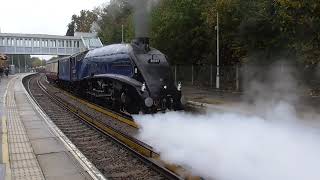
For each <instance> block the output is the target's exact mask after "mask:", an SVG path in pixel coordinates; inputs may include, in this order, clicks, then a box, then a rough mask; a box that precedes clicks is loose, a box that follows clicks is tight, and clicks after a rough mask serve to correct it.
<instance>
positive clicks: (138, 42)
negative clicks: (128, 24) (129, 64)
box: [132, 37, 150, 52]
mask: <svg viewBox="0 0 320 180" xmlns="http://www.w3.org/2000/svg"><path fill="white" fill-rule="evenodd" d="M132 44H134V45H135V46H137V47H138V48H139V49H141V50H144V51H146V52H149V51H150V38H148V37H138V38H135V39H134V40H133V41H132Z"/></svg>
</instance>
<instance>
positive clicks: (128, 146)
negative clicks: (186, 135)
mask: <svg viewBox="0 0 320 180" xmlns="http://www.w3.org/2000/svg"><path fill="white" fill-rule="evenodd" d="M42 77H43V76H39V75H34V76H31V77H29V78H27V79H25V80H24V84H25V86H26V88H27V89H28V92H29V93H30V94H31V95H32V97H33V98H34V99H35V100H36V102H37V103H38V104H39V105H40V107H41V108H42V109H43V110H44V112H46V114H47V115H48V116H49V117H50V118H51V120H52V121H53V122H54V123H55V124H56V125H57V126H58V127H59V128H60V129H61V131H62V132H63V133H64V134H65V135H66V136H67V137H68V138H69V139H70V140H71V141H72V142H73V143H74V144H75V145H76V146H77V147H78V148H79V149H80V151H82V153H83V154H84V155H85V156H86V157H87V158H88V159H89V160H90V161H91V162H92V163H93V164H94V165H95V166H96V167H97V168H98V169H99V170H100V171H101V173H103V174H104V176H105V177H106V178H108V179H182V178H181V176H179V175H177V174H174V173H173V172H172V171H170V170H168V168H166V167H165V164H163V163H161V161H158V160H157V159H158V158H159V155H158V154H156V153H154V152H153V151H152V149H151V148H150V147H149V146H147V145H146V144H143V143H142V142H140V141H138V140H136V139H135V138H133V137H132V136H129V135H127V134H124V133H122V132H121V131H120V130H119V128H120V125H119V123H117V122H116V121H114V122H113V124H117V125H118V129H117V128H114V127H113V126H110V125H108V124H107V123H105V122H103V121H100V120H99V119H98V120H97V119H95V117H93V116H92V114H91V113H88V112H89V110H88V109H87V110H86V111H82V109H78V108H76V107H74V106H73V105H72V103H67V102H66V101H64V100H63V99H62V97H63V93H62V92H61V91H58V90H57V89H54V88H51V87H50V86H45V85H43V84H42V82H41V81H43V79H42ZM104 119H107V118H104ZM117 125H116V126H117ZM116 126H115V127H116ZM128 126H130V125H128ZM130 127H132V128H134V127H133V126H130Z"/></svg>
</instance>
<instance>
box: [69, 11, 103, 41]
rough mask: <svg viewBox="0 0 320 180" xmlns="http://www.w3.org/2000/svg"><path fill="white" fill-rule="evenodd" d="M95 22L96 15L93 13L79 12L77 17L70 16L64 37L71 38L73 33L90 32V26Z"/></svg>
mask: <svg viewBox="0 0 320 180" xmlns="http://www.w3.org/2000/svg"><path fill="white" fill-rule="evenodd" d="M97 20H98V15H97V13H95V12H94V11H89V10H81V11H80V15H79V16H78V15H75V14H74V15H72V18H71V22H70V23H69V24H68V30H67V33H66V35H67V36H73V35H74V32H75V31H78V32H90V29H91V26H92V24H93V23H94V22H96V21H97Z"/></svg>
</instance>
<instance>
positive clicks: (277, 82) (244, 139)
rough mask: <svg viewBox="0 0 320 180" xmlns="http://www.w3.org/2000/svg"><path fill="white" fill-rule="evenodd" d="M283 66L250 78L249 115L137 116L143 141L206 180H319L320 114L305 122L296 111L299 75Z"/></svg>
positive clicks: (238, 113) (235, 112)
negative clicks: (259, 76)
mask: <svg viewBox="0 0 320 180" xmlns="http://www.w3.org/2000/svg"><path fill="white" fill-rule="evenodd" d="M279 67H280V68H279ZM284 67H285V66H283V67H281V66H277V68H276V69H272V70H268V74H269V76H268V77H265V78H266V79H265V78H262V79H265V80H262V79H259V78H258V79H254V80H251V83H249V84H248V89H247V91H248V92H247V94H246V96H245V97H246V98H251V100H250V101H249V102H250V103H245V104H243V103H239V104H238V105H237V106H236V107H237V108H238V107H239V108H238V109H241V108H243V109H246V112H249V113H241V111H230V110H229V111H221V110H220V111H218V110H216V109H213V108H211V109H208V112H207V113H206V114H204V115H194V114H188V113H184V112H169V113H166V114H156V115H138V116H135V117H134V119H135V121H136V122H137V123H138V124H139V125H140V127H141V129H140V133H139V135H138V138H140V139H141V140H143V141H144V142H146V143H148V144H149V145H151V146H152V147H154V148H155V150H156V151H158V152H159V153H160V154H161V157H162V158H163V159H165V160H167V161H168V162H171V163H176V164H180V165H183V166H184V167H185V168H186V169H188V170H190V171H191V172H192V173H193V174H194V175H199V176H201V177H204V178H207V179H215V180H289V179H290V180H300V179H306V180H318V179H320V171H319V170H318V167H319V166H320V155H319V152H320V131H319V130H318V129H319V127H320V122H319V117H320V116H319V114H312V115H310V114H309V115H310V116H308V118H306V117H307V116H304V112H300V111H299V110H297V106H296V105H297V104H299V96H298V95H297V94H296V93H297V89H299V88H300V87H301V86H300V84H299V83H297V82H296V81H295V77H294V76H295V71H294V70H293V69H283V68H284ZM294 88H296V89H294ZM250 93H251V96H250Z"/></svg>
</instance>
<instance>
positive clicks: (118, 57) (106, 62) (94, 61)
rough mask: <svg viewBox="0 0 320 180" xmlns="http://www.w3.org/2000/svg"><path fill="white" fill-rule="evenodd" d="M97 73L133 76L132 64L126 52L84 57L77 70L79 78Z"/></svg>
mask: <svg viewBox="0 0 320 180" xmlns="http://www.w3.org/2000/svg"><path fill="white" fill-rule="evenodd" d="M98 74H119V75H124V76H128V77H132V76H133V64H132V61H131V58H130V56H129V55H128V54H115V55H106V56H99V57H86V58H85V59H84V60H83V62H82V66H81V69H80V72H79V79H83V78H86V77H88V76H91V75H98Z"/></svg>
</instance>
